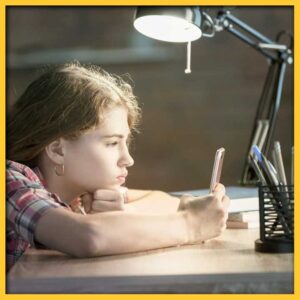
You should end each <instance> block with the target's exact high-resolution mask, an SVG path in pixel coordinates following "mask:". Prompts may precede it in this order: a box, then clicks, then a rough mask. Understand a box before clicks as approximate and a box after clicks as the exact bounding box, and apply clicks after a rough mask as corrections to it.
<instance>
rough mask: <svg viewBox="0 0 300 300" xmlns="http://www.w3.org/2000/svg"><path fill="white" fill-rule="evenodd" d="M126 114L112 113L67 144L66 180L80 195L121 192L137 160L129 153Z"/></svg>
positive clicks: (109, 112) (117, 109) (120, 108)
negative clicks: (111, 191) (109, 190)
mask: <svg viewBox="0 0 300 300" xmlns="http://www.w3.org/2000/svg"><path fill="white" fill-rule="evenodd" d="M129 135H130V129H129V127H128V122H127V111H126V110H125V109H124V108H122V107H117V108H113V109H112V110H109V111H108V112H107V113H106V115H105V119H104V123H102V124H101V125H100V126H99V127H97V128H96V129H91V130H89V131H88V132H86V133H85V134H83V135H82V136H81V137H80V138H79V139H77V140H75V141H69V140H66V141H65V153H64V156H65V175H64V177H65V180H66V181H67V182H66V183H67V186H69V187H70V188H72V189H75V190H76V191H78V192H90V193H92V192H94V191H95V190H97V189H113V190H118V189H119V188H120V186H121V185H122V184H124V183H125V180H126V176H127V174H128V172H127V168H128V167H130V166H132V165H133V163H134V161H133V159H132V157H131V156H130V154H129V152H128V147H127V143H128V139H129Z"/></svg>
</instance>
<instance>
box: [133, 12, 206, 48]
mask: <svg viewBox="0 0 300 300" xmlns="http://www.w3.org/2000/svg"><path fill="white" fill-rule="evenodd" d="M201 19H202V16H201V12H200V10H199V8H198V7H139V8H138V9H137V10H136V14H135V19H134V22H133V26H134V28H135V29H136V30H137V31H139V32H140V33H142V34H143V35H146V36H148V37H150V38H153V39H156V40H159V41H165V42H173V43H188V42H192V41H195V40H197V39H199V38H200V37H201V36H202V30H201V28H200V25H201Z"/></svg>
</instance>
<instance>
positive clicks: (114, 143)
mask: <svg viewBox="0 0 300 300" xmlns="http://www.w3.org/2000/svg"><path fill="white" fill-rule="evenodd" d="M117 145H118V142H112V143H107V144H106V146H107V147H114V146H117Z"/></svg>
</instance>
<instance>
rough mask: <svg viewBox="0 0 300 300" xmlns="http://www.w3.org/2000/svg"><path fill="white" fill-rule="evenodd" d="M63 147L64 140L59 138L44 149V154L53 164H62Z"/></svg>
mask: <svg viewBox="0 0 300 300" xmlns="http://www.w3.org/2000/svg"><path fill="white" fill-rule="evenodd" d="M64 146H65V145H64V140H63V139H62V138H59V139H56V140H54V141H53V142H51V143H50V144H48V145H47V146H46V147H45V152H46V154H47V156H48V158H49V159H50V160H51V161H52V162H53V163H55V164H57V165H61V164H63V163H64V152H65V151H64Z"/></svg>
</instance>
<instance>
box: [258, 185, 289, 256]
mask: <svg viewBox="0 0 300 300" xmlns="http://www.w3.org/2000/svg"><path fill="white" fill-rule="evenodd" d="M258 194H259V218H260V220H259V222H260V238H259V239H257V240H256V241H255V250H256V251H259V252H268V253H290V252H294V186H293V185H280V186H265V185H259V187H258Z"/></svg>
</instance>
